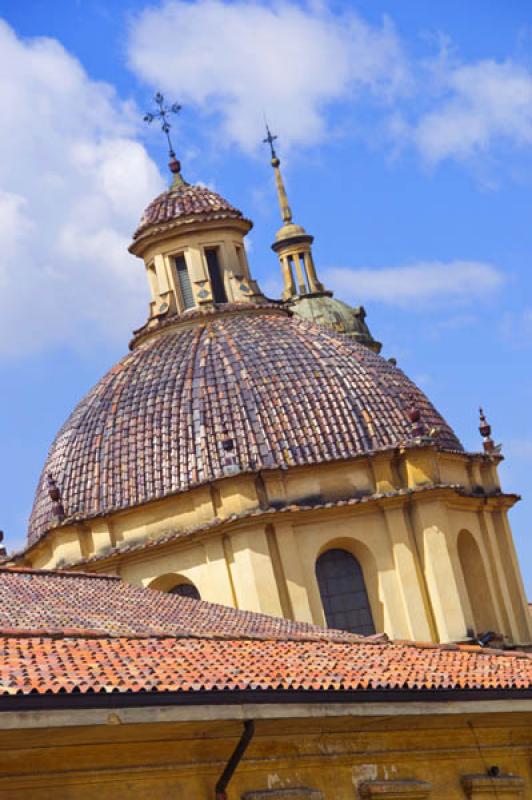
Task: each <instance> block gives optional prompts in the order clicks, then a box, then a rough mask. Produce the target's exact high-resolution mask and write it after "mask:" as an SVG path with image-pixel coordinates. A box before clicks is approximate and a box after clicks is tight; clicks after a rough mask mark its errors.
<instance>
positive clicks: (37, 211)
mask: <svg viewBox="0 0 532 800" xmlns="http://www.w3.org/2000/svg"><path fill="white" fill-rule="evenodd" d="M0 106H1V107H2V108H3V109H4V114H3V117H2V126H1V128H0V152H1V153H2V154H3V157H2V159H0V289H1V291H0V354H3V355H5V354H13V353H22V352H29V351H32V350H36V349H39V348H43V347H46V346H49V345H51V344H53V343H56V342H65V341H74V342H75V341H76V340H80V339H81V337H82V336H83V335H84V334H85V332H86V331H87V330H88V328H87V323H89V322H90V326H89V329H90V331H91V335H92V336H94V335H98V333H103V334H105V335H113V336H119V337H120V338H121V340H122V341H123V340H124V339H125V337H126V336H127V332H128V331H129V330H130V329H131V327H132V325H134V324H135V321H138V322H142V321H143V320H144V317H145V313H146V303H147V299H148V292H147V287H146V284H145V279H144V275H143V274H142V267H141V264H140V262H138V261H137V259H135V258H134V257H133V256H130V255H129V254H128V253H127V245H128V242H129V241H130V237H131V233H132V231H133V229H134V227H135V225H136V223H137V222H138V219H139V217H140V215H141V212H142V209H143V207H144V206H145V205H146V203H147V202H148V201H149V200H150V199H151V198H152V197H153V196H154V195H155V194H156V193H157V192H158V191H159V190H160V188H161V179H160V176H159V173H158V171H157V169H156V167H155V165H154V163H153V162H152V161H151V160H150V159H149V157H148V156H147V154H146V152H145V150H144V148H143V147H142V146H141V145H139V144H138V143H137V142H135V141H134V139H133V136H134V135H135V132H136V127H135V126H136V122H135V118H136V113H135V111H134V109H133V108H132V107H131V106H130V105H129V104H127V103H123V102H121V101H120V100H119V99H118V98H117V97H116V96H115V94H114V91H113V90H112V88H111V87H110V86H108V85H106V84H102V83H96V82H94V81H91V80H90V79H89V77H88V76H87V75H86V73H85V72H84V71H83V69H82V67H81V66H80V64H79V63H78V62H77V61H76V60H75V59H74V58H73V57H72V56H70V55H69V54H68V53H67V52H66V51H65V50H64V49H63V48H62V47H61V45H60V44H59V43H58V42H56V41H55V40H52V39H30V40H21V39H19V38H17V36H16V35H15V33H14V32H13V31H12V30H11V29H10V28H9V27H8V26H7V25H6V24H5V23H4V22H2V21H0Z"/></svg>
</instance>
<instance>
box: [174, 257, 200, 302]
mask: <svg viewBox="0 0 532 800" xmlns="http://www.w3.org/2000/svg"><path fill="white" fill-rule="evenodd" d="M175 269H176V273H177V282H178V284H179V290H180V292H181V300H182V301H183V305H184V307H185V308H194V306H195V305H196V304H195V303H194V293H193V292H192V284H191V283H190V277H189V274H188V269H187V265H186V262H185V257H184V256H176V259H175Z"/></svg>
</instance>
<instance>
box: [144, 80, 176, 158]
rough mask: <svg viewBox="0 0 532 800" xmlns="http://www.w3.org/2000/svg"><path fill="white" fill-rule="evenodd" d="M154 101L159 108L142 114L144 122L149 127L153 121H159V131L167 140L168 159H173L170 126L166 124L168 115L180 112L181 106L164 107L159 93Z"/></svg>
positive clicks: (162, 98)
mask: <svg viewBox="0 0 532 800" xmlns="http://www.w3.org/2000/svg"><path fill="white" fill-rule="evenodd" d="M154 99H155V102H156V103H157V105H158V106H159V108H158V109H157V111H147V112H146V113H145V114H144V122H147V123H148V125H149V124H150V123H152V122H153V121H154V120H155V119H160V120H161V130H162V131H163V133H165V134H166V138H167V139H168V149H169V152H170V158H175V153H174V148H173V147H172V140H171V139H170V128H171V127H172V126H171V125H170V123H169V122H168V115H169V114H177V113H178V112H179V111H181V106H180V105H179V103H172V105H171V106H167V105H165V104H164V97H163V95H162V94H161V93H160V92H157V94H156V95H155V98H154Z"/></svg>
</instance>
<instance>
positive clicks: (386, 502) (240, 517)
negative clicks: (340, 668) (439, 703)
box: [24, 445, 532, 646]
mask: <svg viewBox="0 0 532 800" xmlns="http://www.w3.org/2000/svg"><path fill="white" fill-rule="evenodd" d="M457 487H460V488H457ZM514 500H515V498H514V497H513V496H511V495H504V494H501V493H500V492H499V483H498V476H497V469H496V464H495V462H494V461H493V459H491V458H488V457H486V456H483V455H467V454H449V453H442V452H438V450H437V449H436V448H435V447H434V446H431V445H423V446H419V447H412V448H404V449H397V450H390V451H386V452H382V453H379V454H377V455H375V456H370V457H360V458H357V459H353V460H351V461H345V462H340V463H335V464H325V465H318V466H307V467H297V468H293V469H292V470H288V471H276V470H271V471H265V472H262V473H260V474H259V475H252V474H250V475H238V476H232V477H227V478H225V479H223V480H220V481H217V482H215V483H213V484H210V485H206V486H203V487H199V488H196V489H193V490H191V491H188V492H186V493H183V494H176V495H173V496H171V497H167V498H165V499H162V500H160V501H157V502H153V503H149V504H146V505H143V506H139V507H138V508H130V509H128V510H127V511H122V512H119V513H116V514H111V515H109V516H107V517H105V518H97V519H93V520H87V521H85V522H84V523H83V524H79V525H66V526H61V527H57V528H55V529H52V530H51V531H50V532H49V533H48V535H47V536H46V537H45V538H44V539H43V540H41V541H40V542H38V543H37V544H36V545H34V546H33V547H31V548H30V549H29V550H27V551H26V553H25V556H24V563H26V564H28V565H31V566H34V567H39V568H44V567H54V566H76V565H77V566H79V567H80V568H82V569H84V570H87V569H89V570H94V571H98V572H107V573H114V574H118V575H120V576H121V577H122V578H123V579H124V580H125V581H128V582H130V583H132V584H135V585H142V586H148V587H152V588H158V589H162V590H163V591H168V590H170V589H172V588H174V587H175V586H176V585H177V584H179V583H183V582H190V583H193V584H194V585H195V586H196V588H197V589H198V591H199V593H200V596H201V597H202V599H204V600H208V601H211V602H216V603H222V604H224V605H230V606H233V607H236V608H241V609H247V610H250V611H260V612H264V613H267V614H272V615H275V616H284V617H287V618H290V619H296V620H301V621H307V622H314V623H317V624H320V625H324V624H325V618H324V613H323V606H322V602H321V598H320V593H319V588H318V583H317V580H316V571H315V567H316V560H317V558H318V557H319V556H320V555H321V554H322V553H323V552H325V551H326V550H328V549H331V548H341V549H344V550H347V551H348V552H350V553H352V554H353V555H354V556H355V557H356V558H357V560H358V561H359V563H360V565H361V567H362V571H363V575H364V580H365V584H366V588H367V592H368V597H369V601H370V605H371V610H372V615H373V620H374V623H375V628H376V630H377V631H384V632H386V633H387V634H388V635H389V636H391V637H392V638H394V639H411V640H412V639H414V640H418V641H436V642H438V641H440V642H448V641H460V640H464V639H467V638H468V637H469V636H471V635H473V634H475V633H477V634H478V633H480V632H482V631H486V630H491V631H494V632H496V633H498V634H502V635H503V636H504V640H505V643H506V644H519V645H520V646H528V645H529V644H530V642H531V641H532V632H531V630H530V616H529V613H528V606H527V601H526V598H525V594H524V589H523V585H522V580H521V576H520V572H519V565H518V563H517V559H516V555H515V550H514V546H513V541H512V536H511V530H510V527H509V524H508V519H507V511H508V509H509V508H510V507H511V506H512V504H513V503H514Z"/></svg>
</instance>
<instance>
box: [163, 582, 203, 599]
mask: <svg viewBox="0 0 532 800" xmlns="http://www.w3.org/2000/svg"><path fill="white" fill-rule="evenodd" d="M169 594H178V595H179V596H180V597H192V598H193V599H194V600H201V597H200V593H199V592H198V590H197V589H196V587H195V586H194V584H193V583H178V584H177V586H173V587H172V588H171V589H170V591H169Z"/></svg>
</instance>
